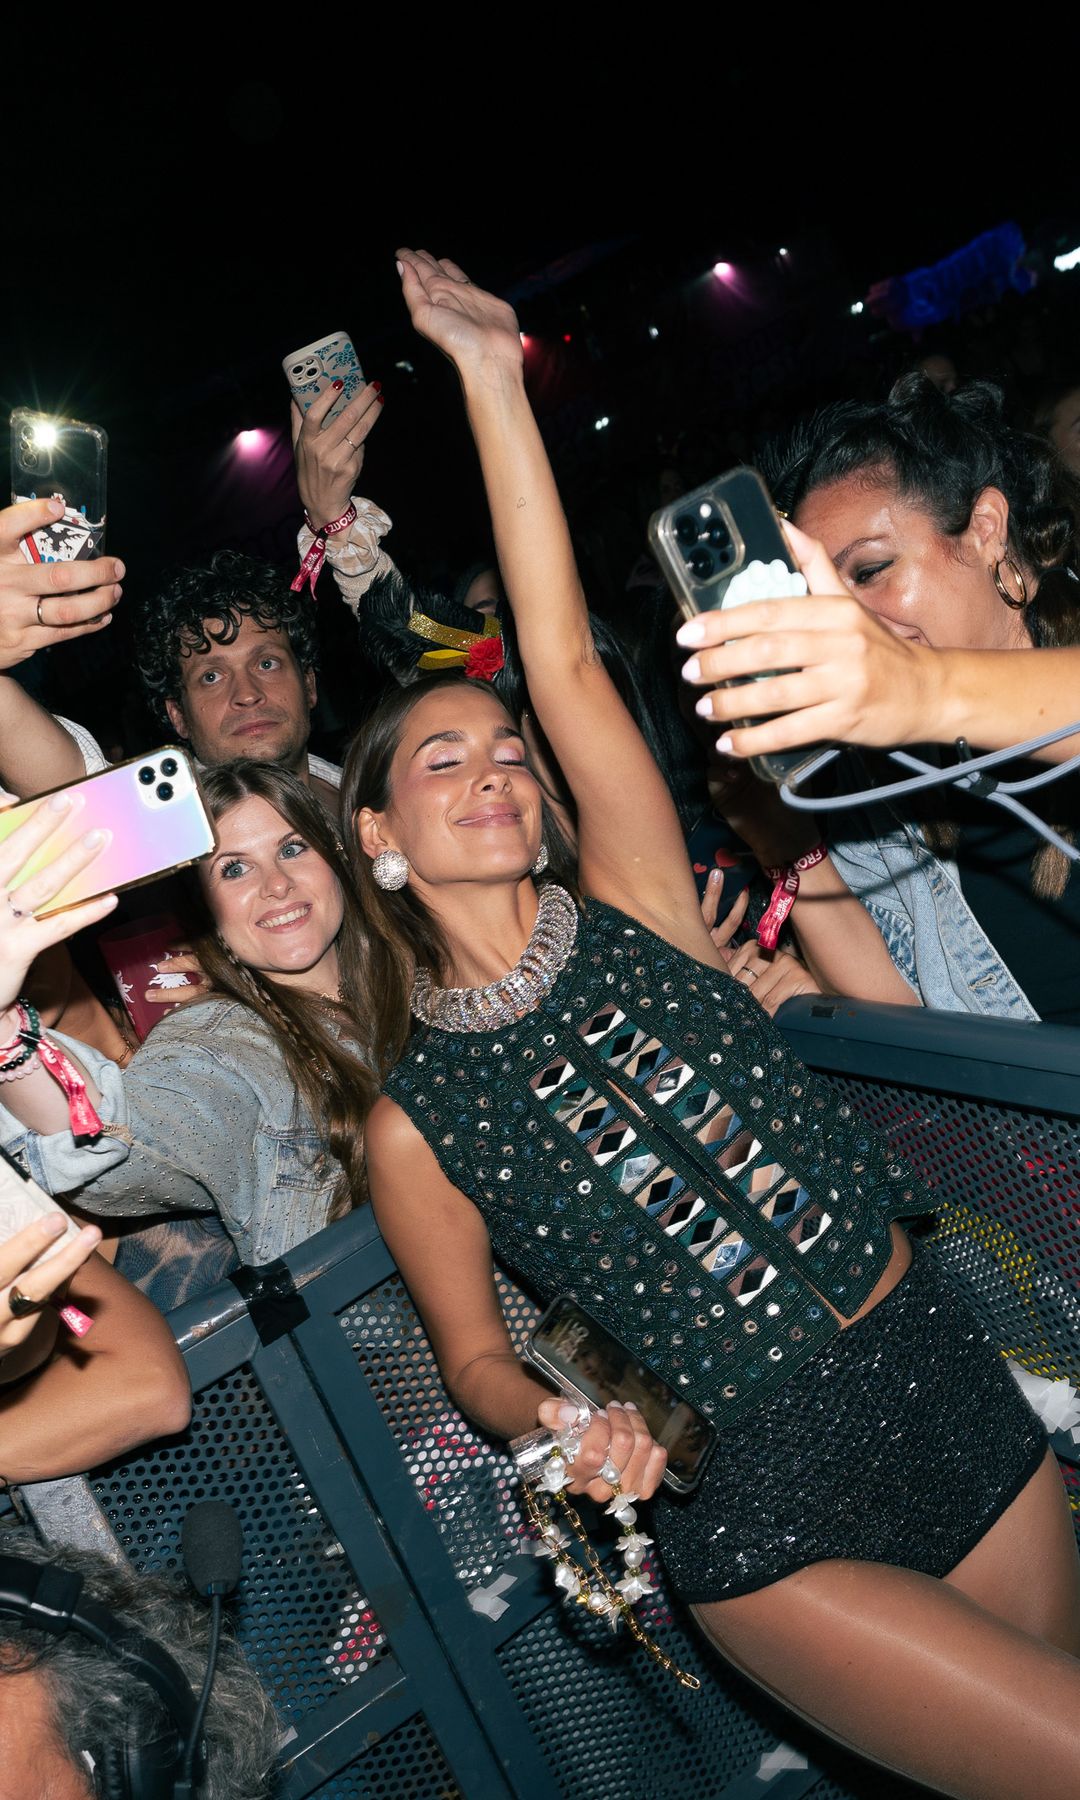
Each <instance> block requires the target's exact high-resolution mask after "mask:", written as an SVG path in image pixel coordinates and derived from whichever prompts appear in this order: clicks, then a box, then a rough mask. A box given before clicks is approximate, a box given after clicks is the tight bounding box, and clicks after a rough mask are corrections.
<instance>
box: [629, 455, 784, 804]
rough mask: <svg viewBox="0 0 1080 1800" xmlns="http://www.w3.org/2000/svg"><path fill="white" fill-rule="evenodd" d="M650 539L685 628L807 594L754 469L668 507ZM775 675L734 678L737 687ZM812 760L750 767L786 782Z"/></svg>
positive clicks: (755, 761) (758, 762)
mask: <svg viewBox="0 0 1080 1800" xmlns="http://www.w3.org/2000/svg"><path fill="white" fill-rule="evenodd" d="M649 539H650V542H651V543H652V546H653V550H654V551H655V554H656V556H657V559H658V561H659V563H660V566H661V568H662V569H663V570H664V573H665V574H666V576H667V578H668V581H669V583H670V585H671V589H672V592H673V593H674V595H675V598H676V599H677V601H678V603H679V606H680V608H681V610H682V612H683V615H684V617H685V618H686V619H687V620H691V619H693V618H694V617H695V616H696V615H698V614H700V613H703V612H714V611H720V610H722V611H723V612H724V613H725V614H727V613H730V612H731V610H732V609H733V608H735V607H737V606H745V605H747V604H749V603H750V602H752V601H755V600H775V599H782V598H785V597H789V598H795V597H800V596H802V595H805V594H806V592H807V584H806V578H805V576H804V575H803V574H802V571H801V570H800V569H799V568H798V566H797V564H796V562H795V559H794V557H793V556H792V554H791V551H790V549H789V548H788V543H787V540H786V538H785V537H784V533H783V531H782V529H781V526H780V520H779V518H778V516H777V514H776V510H775V508H774V507H773V503H772V499H771V497H770V495H769V491H768V489H767V488H766V486H765V483H764V482H763V481H762V479H761V477H760V475H758V474H757V472H756V470H754V469H732V470H731V471H730V473H729V474H727V475H721V476H720V477H719V478H718V479H717V480H715V481H711V482H707V483H706V484H705V486H704V487H700V488H697V489H695V491H694V492H693V493H691V494H684V495H682V497H681V498H680V499H678V500H676V501H675V502H674V503H673V504H672V505H670V506H665V507H662V508H661V510H660V511H659V512H657V513H655V514H654V515H653V517H652V519H651V520H650V521H649ZM681 641H682V640H681ZM718 641H723V640H722V639H721V640H718ZM772 673H773V671H771V670H769V671H766V672H763V673H762V674H761V675H754V676H749V677H741V678H740V677H733V678H732V682H731V685H736V684H737V682H738V681H740V680H763V679H768V678H769V676H770V675H771V674H772ZM815 748H819V746H815ZM808 756H809V752H807V751H806V750H801V751H798V752H796V753H795V754H793V755H783V754H772V755H766V756H757V757H754V758H752V759H751V767H752V768H753V770H754V773H755V774H756V775H759V776H760V777H761V779H762V780H763V781H785V780H786V779H787V777H788V776H789V775H790V774H792V773H793V772H794V770H795V769H797V768H799V767H800V766H801V765H802V764H803V763H804V762H806V761H807V760H808Z"/></svg>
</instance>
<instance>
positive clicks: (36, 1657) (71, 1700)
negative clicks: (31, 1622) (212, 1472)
mask: <svg viewBox="0 0 1080 1800" xmlns="http://www.w3.org/2000/svg"><path fill="white" fill-rule="evenodd" d="M0 1556H23V1557H28V1558H29V1559H30V1560H31V1561H32V1562H49V1563H56V1564H57V1565H58V1567H60V1568H61V1569H67V1570H69V1571H71V1572H72V1573H73V1574H77V1575H82V1577H83V1579H84V1584H85V1585H84V1590H83V1591H84V1593H85V1595H86V1597H87V1599H88V1600H96V1601H97V1602H98V1604H99V1605H101V1606H106V1607H108V1609H109V1611H110V1612H112V1613H115V1614H116V1616H117V1618H118V1619H120V1620H121V1621H122V1622H123V1623H124V1624H126V1625H132V1626H135V1627H136V1628H137V1629H138V1630H139V1631H141V1632H144V1633H145V1635H146V1636H147V1637H149V1638H152V1639H153V1640H154V1641H155V1642H156V1643H157V1644H159V1645H160V1646H161V1648H162V1649H163V1650H166V1651H167V1652H168V1654H169V1655H170V1656H172V1657H173V1658H174V1659H175V1661H176V1662H177V1663H178V1664H179V1665H180V1668H181V1669H182V1670H183V1672H184V1674H185V1675H186V1677H187V1679H188V1681H189V1682H190V1684H191V1687H192V1689H193V1690H194V1692H195V1694H196V1696H197V1695H198V1692H199V1689H200V1687H201V1686H202V1681H203V1676H204V1674H205V1673H206V1655H207V1647H208V1643H209V1636H210V1608H209V1606H207V1605H206V1604H205V1603H204V1602H201V1601H198V1600H196V1599H195V1598H194V1597H193V1596H192V1594H191V1592H190V1589H188V1588H186V1586H182V1585H180V1584H178V1583H175V1582H171V1581H166V1580H163V1579H162V1578H161V1577H160V1576H154V1575H137V1574H134V1573H132V1572H131V1571H130V1570H128V1569H124V1568H117V1567H115V1566H114V1565H113V1564H112V1563H110V1562H109V1561H108V1560H107V1559H106V1558H105V1557H104V1556H101V1555H98V1554H97V1553H95V1552H93V1551H86V1550H73V1549H69V1548H64V1547H61V1546H57V1545H55V1544H50V1545H43V1544H42V1543H41V1542H40V1540H39V1539H38V1538H37V1537H35V1535H34V1534H33V1532H31V1531H29V1530H28V1529H26V1528H25V1527H0ZM26 1673H33V1674H35V1675H37V1676H38V1677H39V1678H40V1681H41V1683H42V1687H43V1689H44V1692H45V1694H46V1696H47V1704H48V1710H49V1715H50V1718H51V1722H52V1726H53V1732H54V1736H55V1742H56V1746H57V1748H58V1749H59V1750H61V1751H62V1752H63V1753H64V1754H65V1755H66V1756H67V1758H68V1760H69V1761H70V1763H71V1764H72V1767H73V1768H74V1769H76V1770H77V1771H78V1773H79V1776H80V1777H81V1779H82V1780H84V1781H85V1780H86V1776H87V1765H86V1762H85V1760H84V1758H83V1755H82V1752H83V1751H87V1752H89V1754H90V1756H91V1757H93V1759H94V1761H95V1763H97V1764H99V1765H100V1764H101V1762H102V1761H103V1759H104V1754H105V1750H106V1747H110V1746H111V1747H116V1746H119V1745H122V1744H124V1743H132V1744H145V1743H148V1742H150V1741H151V1740H152V1739H153V1738H155V1737H158V1736H160V1734H161V1733H162V1731H164V1730H165V1729H167V1727H168V1724H169V1722H170V1721H169V1716H168V1714H167V1712H166V1709H165V1707H164V1706H163V1704H162V1702H161V1700H160V1699H159V1698H158V1696H157V1694H156V1693H155V1692H154V1689H153V1688H152V1687H149V1686H148V1685H147V1683H146V1682H145V1681H143V1680H141V1679H140V1678H139V1676H137V1675H134V1674H132V1673H130V1672H129V1671H128V1670H127V1669H125V1668H124V1666H123V1664H122V1663H121V1662H120V1661H119V1659H118V1658H117V1657H116V1656H114V1655H111V1654H110V1652H109V1651H107V1650H102V1649H101V1648H100V1647H99V1646H98V1645H97V1644H95V1643H93V1642H91V1640H90V1639H89V1638H86V1637H83V1636H82V1634H81V1633H80V1632H77V1631H68V1632H66V1633H65V1634H64V1635H63V1636H62V1637H52V1636H50V1635H49V1633H47V1632H44V1631H34V1630H30V1629H28V1628H27V1627H26V1626H25V1625H24V1624H23V1622H22V1621H21V1620H18V1619H5V1618H0V1680H2V1679H3V1677H4V1676H5V1675H16V1674H26ZM281 1731H282V1728H281V1722H280V1720H279V1719H278V1718H277V1717H276V1715H275V1713H274V1709H273V1706H272V1704H271V1702H270V1698H269V1695H268V1694H267V1693H266V1692H265V1690H264V1688H263V1686H262V1683H261V1682H260V1680H259V1678H258V1676H257V1675H256V1674H255V1672H254V1670H253V1669H252V1668H251V1667H250V1666H249V1664H248V1663H247V1661H246V1660H245V1657H244V1654H243V1652H242V1651H241V1649H240V1647H239V1645H237V1644H236V1643H234V1642H233V1641H232V1640H230V1639H227V1638H225V1637H224V1636H223V1641H222V1647H221V1656H220V1660H219V1662H218V1668H217V1675H216V1677H215V1679H214V1688H213V1693H212V1694H211V1697H210V1705H209V1707H208V1708H207V1713H206V1724H205V1736H206V1744H207V1774H206V1780H205V1782H204V1783H203V1784H202V1785H201V1786H200V1788H199V1790H198V1791H199V1800H265V1796H266V1795H267V1794H268V1793H269V1778H270V1772H271V1769H272V1767H273V1762H274V1757H275V1754H276V1751H277V1746H278V1743H279V1741H280V1738H281ZM86 1791H87V1793H88V1794H92V1793H93V1785H92V1783H91V1784H88V1785H87V1789H86Z"/></svg>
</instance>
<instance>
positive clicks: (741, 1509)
mask: <svg viewBox="0 0 1080 1800" xmlns="http://www.w3.org/2000/svg"><path fill="white" fill-rule="evenodd" d="M1046 1447H1047V1439H1046V1434H1045V1432H1044V1430H1043V1428H1042V1426H1041V1424H1040V1423H1039V1421H1038V1419H1037V1418H1036V1416H1035V1414H1034V1413H1033V1412H1032V1410H1031V1408H1030V1407H1029V1405H1028V1403H1027V1401H1026V1400H1025V1399H1024V1397H1023V1395H1022V1394H1021V1392H1020V1390H1019V1388H1018V1387H1017V1385H1016V1383H1015V1382H1014V1380H1013V1378H1012V1376H1011V1375H1010V1374H1009V1372H1008V1370H1007V1368H1006V1367H1005V1363H1004V1360H1003V1359H1002V1357H1001V1356H1000V1355H999V1354H998V1353H997V1351H996V1350H995V1349H994V1348H993V1347H992V1345H991V1342H990V1339H989V1336H988V1334H987V1332H985V1331H984V1329H983V1327H982V1326H981V1325H980V1323H979V1321H978V1320H977V1319H976V1318H975V1316H974V1314H973V1313H972V1312H971V1311H970V1309H969V1308H968V1306H967V1305H966V1304H965V1302H964V1301H963V1300H962V1299H961V1297H960V1295H959V1294H958V1293H957V1292H956V1289H955V1288H954V1287H953V1285H952V1283H951V1281H950V1280H949V1278H948V1275H947V1274H946V1273H945V1271H944V1270H943V1268H942V1267H941V1264H940V1263H939V1261H938V1260H937V1258H936V1257H935V1256H934V1254H933V1252H932V1251H928V1250H922V1249H920V1248H919V1247H918V1246H916V1247H915V1256H914V1261H913V1262H912V1264H911V1267H910V1269H908V1271H907V1272H906V1274H905V1275H904V1276H903V1277H902V1278H901V1280H900V1281H899V1282H898V1283H897V1285H896V1287H895V1288H893V1289H892V1291H891V1292H890V1293H888V1294H887V1295H886V1296H885V1298H884V1300H882V1301H880V1302H879V1304H878V1305H877V1306H876V1307H875V1308H874V1309H873V1311H872V1312H870V1313H868V1314H867V1315H866V1317H865V1318H863V1319H860V1320H859V1321H858V1323H857V1324H855V1325H853V1326H850V1327H849V1328H848V1329H847V1330H846V1331H841V1332H840V1333H839V1334H838V1335H837V1336H836V1337H835V1338H833V1339H832V1340H831V1341H830V1342H829V1343H828V1344H827V1345H826V1346H825V1348H824V1349H823V1350H822V1351H821V1352H819V1354H818V1355H817V1356H815V1357H814V1358H813V1360H812V1361H811V1362H808V1363H806V1364H804V1365H803V1367H802V1368H801V1369H799V1370H797V1371H796V1373H795V1374H794V1375H793V1376H792V1377H791V1378H790V1380H788V1381H787V1382H785V1383H784V1385H783V1386H782V1387H781V1388H779V1389H778V1390H777V1392H776V1393H775V1394H773V1395H772V1396H771V1397H770V1398H769V1399H768V1400H767V1401H765V1402H764V1403H763V1405H762V1406H761V1407H759V1408H757V1409H756V1410H755V1411H754V1412H752V1413H750V1414H748V1415H747V1417H746V1418H745V1419H744V1420H742V1421H740V1422H739V1423H738V1424H736V1425H734V1426H731V1427H729V1428H728V1429H726V1430H724V1431H721V1432H720V1433H719V1437H718V1441H717V1444H716V1448H715V1449H714V1451H713V1453H712V1457H711V1459H710V1461H709V1463H708V1465H707V1467H706V1469H705V1473H704V1475H703V1476H702V1478H701V1482H700V1484H699V1486H698V1487H697V1488H696V1490H695V1491H694V1492H693V1493H692V1494H689V1495H686V1496H681V1497H677V1496H674V1495H672V1494H670V1493H669V1492H668V1491H667V1490H666V1489H661V1491H660V1493H659V1494H658V1496H657V1498H656V1501H655V1503H654V1512H653V1529H654V1535H655V1538H656V1541H657V1543H658V1545H659V1547H660V1549H661V1551H662V1553H663V1557H664V1562H665V1564H666V1566H667V1570H668V1573H669V1575H670V1577H671V1579H672V1581H673V1584H674V1586H675V1587H676V1588H677V1589H678V1591H679V1593H680V1594H681V1596H682V1598H683V1599H684V1600H686V1601H688V1602H694V1601H697V1602H705V1601H710V1600H727V1599H731V1598H732V1597H733V1596H734V1595H736V1594H747V1593H752V1592H753V1591H754V1589H756V1588H761V1587H767V1586H768V1584H769V1583H770V1582H773V1581H779V1580H780V1579H781V1577H782V1576H784V1575H791V1574H793V1573H794V1572H795V1570H796V1569H801V1568H805V1567H806V1565H807V1564H808V1563H814V1562H821V1561H822V1560H824V1559H826V1558H832V1557H844V1558H850V1559H853V1560H855V1561H858V1562H881V1563H893V1564H896V1565H898V1566H900V1567H903V1568H908V1569H918V1570H921V1571H922V1572H923V1573H924V1574H926V1575H937V1576H941V1575H946V1574H947V1573H948V1572H949V1570H950V1569H953V1568H955V1567H956V1565H957V1563H958V1562H960V1560H961V1559H962V1558H963V1557H964V1556H966V1555H967V1553H968V1551H969V1550H971V1549H972V1548H973V1547H974V1545H975V1544H977V1543H978V1541H979V1539H980V1538H981V1537H982V1536H983V1535H984V1533H985V1532H986V1531H988V1530H989V1528H990V1526H991V1525H992V1524H993V1523H994V1521H995V1519H997V1518H999V1517H1000V1515H1001V1514H1002V1513H1003V1512H1004V1510H1005V1508H1006V1507H1007V1506H1008V1505H1009V1504H1010V1502H1011V1501H1013V1500H1014V1499H1015V1498H1016V1496H1017V1494H1018V1493H1019V1492H1020V1490H1021V1488H1023V1487H1024V1486H1025V1484H1026V1483H1027V1481H1028V1480H1029V1479H1030V1477H1031V1476H1032V1475H1033V1474H1034V1473H1035V1471H1036V1469H1037V1468H1038V1467H1039V1464H1040V1463H1041V1462H1042V1460H1043V1457H1044V1456H1045V1455H1046Z"/></svg>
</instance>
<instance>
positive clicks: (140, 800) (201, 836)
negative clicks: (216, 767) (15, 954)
mask: <svg viewBox="0 0 1080 1800" xmlns="http://www.w3.org/2000/svg"><path fill="white" fill-rule="evenodd" d="M216 842H217V839H216V835H215V832H214V826H213V822H212V821H211V819H210V816H209V814H208V813H207V810H206V806H205V803H204V801H203V798H202V794H201V792H200V789H199V783H198V779H197V777H196V774H195V769H194V765H193V764H192V762H191V759H190V757H189V756H188V755H187V754H186V753H185V752H184V751H183V750H181V749H179V747H178V746H177V745H175V744H165V745H163V747H162V748H161V749H160V750H152V751H150V752H148V754H147V755H146V756H136V757H133V758H132V759H131V760H130V762H123V763H117V764H116V765H115V766H114V767H113V768H110V769H102V770H101V771H100V773H98V774H97V775H87V776H85V777H84V778H83V779H82V780H81V781H73V782H71V783H70V784H69V785H68V786H67V787H63V788H57V789H56V790H55V792H53V793H51V794H43V795H39V796H38V798H37V799H35V800H28V801H24V802H22V803H16V804H12V805H8V806H6V807H3V808H2V809H0V887H2V888H6V890H7V899H8V903H9V910H10V909H14V911H15V916H16V918H24V919H25V918H27V917H32V918H33V922H34V923H35V924H36V925H41V924H42V923H44V922H45V920H47V919H48V918H50V917H51V916H52V915H53V914H55V913H57V912H60V911H62V910H64V909H66V908H69V907H81V906H82V905H84V904H85V903H87V902H93V903H95V904H96V903H97V899H98V897H99V896H104V895H115V894H117V893H119V892H120V891H121V889H123V888H129V887H140V886H141V885H142V884H143V883H144V882H147V881H153V880H155V879H156V877H157V876H159V875H164V874H167V873H168V872H169V871H171V870H173V869H182V868H186V867H187V865H188V864H189V863H192V862H197V861H198V860H199V858H200V857H203V856H208V855H209V854H210V852H211V850H213V848H214V846H215V844H216ZM3 909H4V894H3V892H0V930H4V929H6V926H7V921H6V920H5V919H4V917H3ZM105 910H106V911H108V910H109V908H107V907H106V908H105ZM56 935H57V937H66V936H67V935H69V934H68V932H66V931H60V932H58V933H57V934H56ZM54 941H55V940H54ZM35 954H36V952H35Z"/></svg>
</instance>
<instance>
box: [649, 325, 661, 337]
mask: <svg viewBox="0 0 1080 1800" xmlns="http://www.w3.org/2000/svg"><path fill="white" fill-rule="evenodd" d="M649 336H650V337H651V338H658V337H659V336H660V333H659V331H658V330H657V328H656V326H655V325H650V326H649Z"/></svg>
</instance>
